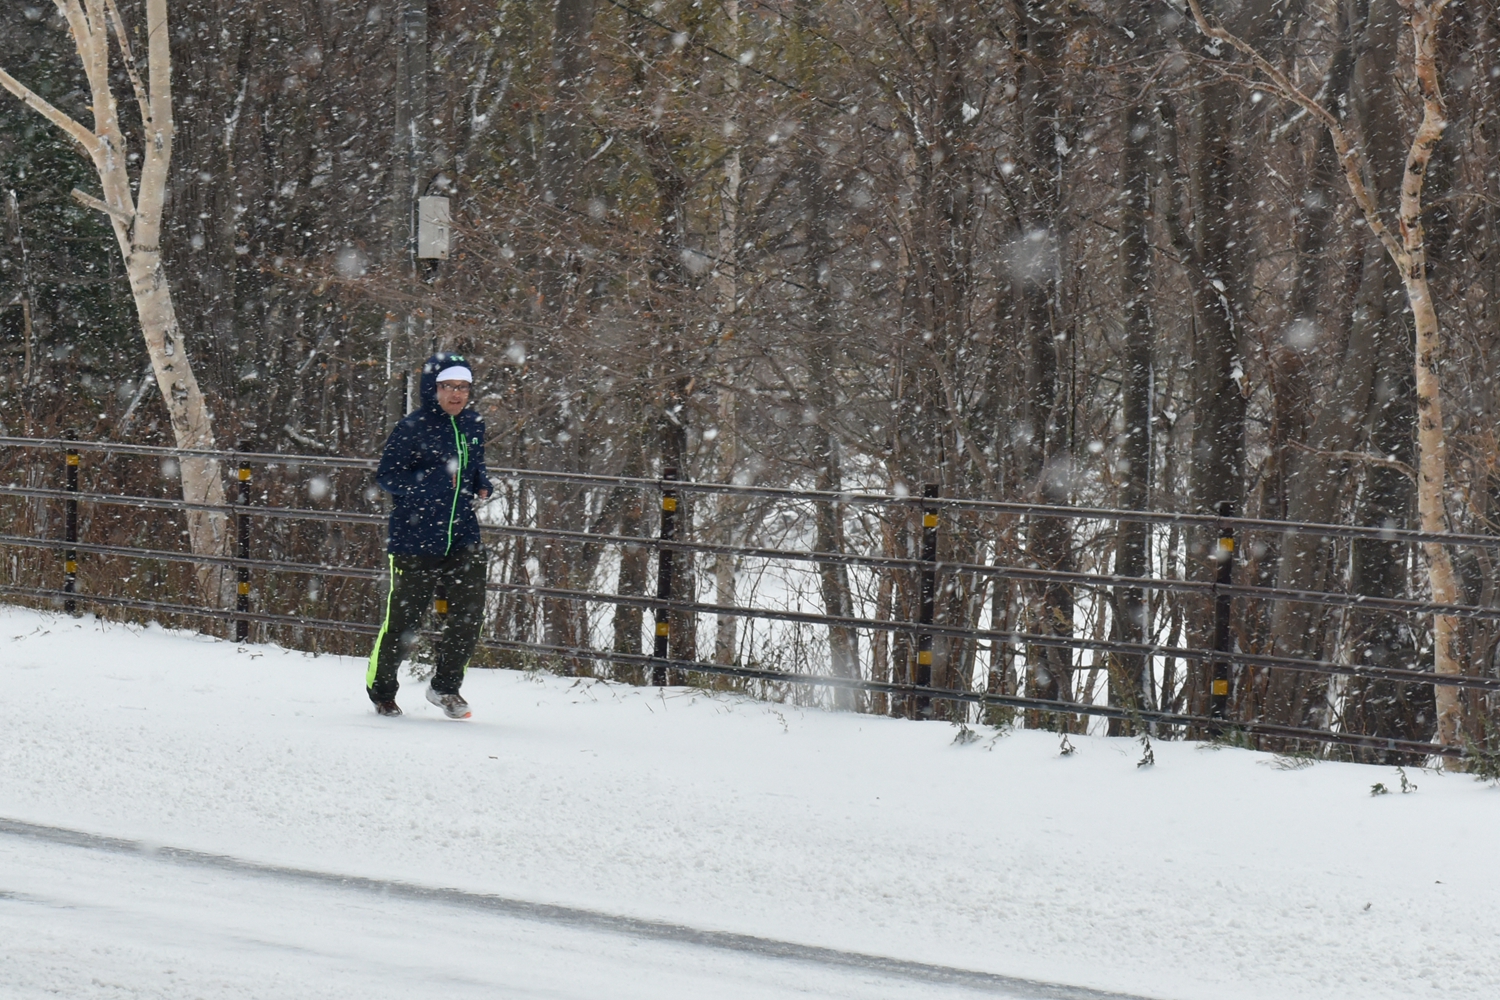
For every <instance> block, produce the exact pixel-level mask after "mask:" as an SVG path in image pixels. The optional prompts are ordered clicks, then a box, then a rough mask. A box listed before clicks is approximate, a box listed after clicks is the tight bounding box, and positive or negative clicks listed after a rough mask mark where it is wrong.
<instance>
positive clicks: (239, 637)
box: [234, 460, 250, 642]
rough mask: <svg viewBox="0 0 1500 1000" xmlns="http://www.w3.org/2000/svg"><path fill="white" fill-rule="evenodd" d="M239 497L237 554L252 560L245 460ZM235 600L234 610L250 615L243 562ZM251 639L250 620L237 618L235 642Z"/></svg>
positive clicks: (247, 577)
mask: <svg viewBox="0 0 1500 1000" xmlns="http://www.w3.org/2000/svg"><path fill="white" fill-rule="evenodd" d="M238 475H239V481H240V488H239V495H238V496H236V497H235V501H234V502H235V507H237V508H238V509H237V510H236V511H235V514H234V521H235V525H234V527H235V532H236V533H237V534H238V535H239V545H238V549H237V554H238V556H239V558H240V559H241V560H248V559H249V558H250V466H248V465H246V464H245V462H244V461H243V460H241V462H240V468H239V473H238ZM234 579H235V598H234V610H236V611H238V612H239V613H240V614H242V615H244V614H248V613H249V611H250V567H249V566H248V565H246V564H245V563H244V562H241V563H240V564H239V565H238V566H236V567H235V570H234ZM249 638H250V619H248V618H236V619H235V622H234V641H235V642H246V641H248V640H249Z"/></svg>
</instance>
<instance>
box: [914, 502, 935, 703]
mask: <svg viewBox="0 0 1500 1000" xmlns="http://www.w3.org/2000/svg"><path fill="white" fill-rule="evenodd" d="M938 491H939V486H938V484H937V483H927V484H926V485H924V486H923V487H922V497H923V499H924V500H932V499H934V498H936V497H937V495H938ZM937 543H938V508H937V505H936V504H932V503H923V504H922V562H923V564H924V565H923V568H922V589H921V606H920V607H919V608H918V612H917V621H918V623H920V624H922V625H931V624H932V622H933V619H934V617H935V614H934V612H935V611H936V608H937ZM914 680H915V681H916V684H917V687H924V688H925V687H931V686H932V633H931V632H918V633H917V670H916V676H915V677H914ZM913 714H914V715H915V717H916V718H918V719H930V718H932V699H931V698H930V697H928V696H927V695H925V694H919V695H917V696H916V698H915V703H914V705H913Z"/></svg>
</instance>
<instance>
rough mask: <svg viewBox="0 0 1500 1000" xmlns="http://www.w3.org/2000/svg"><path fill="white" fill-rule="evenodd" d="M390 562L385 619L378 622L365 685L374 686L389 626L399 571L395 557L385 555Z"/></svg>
mask: <svg viewBox="0 0 1500 1000" xmlns="http://www.w3.org/2000/svg"><path fill="white" fill-rule="evenodd" d="M386 558H387V559H389V560H390V563H391V586H390V589H389V590H387V591H386V592H385V621H383V622H381V623H380V631H379V632H378V633H377V634H376V636H375V648H374V649H372V650H370V668H369V669H368V670H366V671H365V687H367V688H372V687H374V686H375V672H376V671H377V670H379V669H380V644H381V643H383V642H385V633H386V630H387V629H389V628H390V626H391V599H392V598H393V597H394V596H395V594H396V577H398V576H400V575H401V571H400V570H399V569H397V568H396V557H395V556H386Z"/></svg>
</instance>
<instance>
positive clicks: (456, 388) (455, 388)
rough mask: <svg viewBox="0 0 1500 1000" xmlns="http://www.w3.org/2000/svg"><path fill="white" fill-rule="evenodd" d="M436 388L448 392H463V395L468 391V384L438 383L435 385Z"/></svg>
mask: <svg viewBox="0 0 1500 1000" xmlns="http://www.w3.org/2000/svg"><path fill="white" fill-rule="evenodd" d="M437 387H438V388H439V389H446V390H448V391H449V392H464V393H466V392H468V391H469V383H467V382H439V383H438V384H437Z"/></svg>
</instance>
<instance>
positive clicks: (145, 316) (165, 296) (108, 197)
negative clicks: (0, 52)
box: [0, 0, 227, 601]
mask: <svg viewBox="0 0 1500 1000" xmlns="http://www.w3.org/2000/svg"><path fill="white" fill-rule="evenodd" d="M54 3H55V4H56V5H57V9H58V11H59V12H60V13H61V14H62V16H63V18H64V19H65V20H66V21H67V23H68V30H69V32H70V34H71V35H72V36H73V44H74V46H75V47H76V49H77V51H78V58H79V60H80V61H81V62H82V63H83V71H84V74H85V76H86V77H87V78H88V82H89V89H90V93H91V97H92V110H93V113H94V128H93V129H92V130H89V129H87V128H85V127H84V126H83V125H81V124H79V123H78V122H77V121H75V120H73V119H72V118H70V117H68V116H67V115H65V114H63V113H62V112H60V111H58V110H57V109H56V108H54V107H53V106H52V105H51V104H49V103H48V102H47V101H45V100H43V99H42V98H41V97H39V96H38V95H36V94H35V93H33V92H32V91H31V90H30V89H29V88H27V87H26V86H25V85H24V84H22V83H20V82H19V81H17V80H16V79H15V78H14V77H12V76H11V75H10V74H9V73H6V72H5V71H4V70H0V86H4V87H5V89H6V90H9V91H10V92H11V93H12V94H14V95H16V96H17V97H18V98H20V99H21V100H22V101H23V102H24V103H25V104H26V105H27V106H28V107H30V108H31V109H32V110H34V111H36V112H37V113H38V114H40V115H42V116H43V117H45V118H46V119H47V120H49V121H51V122H52V123H53V124H54V125H56V126H57V127H58V128H60V129H62V130H63V131H64V132H66V133H67V134H68V135H69V136H70V137H71V138H72V139H73V140H74V141H75V142H77V143H78V145H79V146H80V147H81V148H82V150H83V152H84V153H85V155H87V156H88V157H89V159H90V160H91V161H92V162H93V164H94V168H95V170H96V171H98V175H99V183H100V186H101V188H102V190H103V193H104V198H103V200H102V201H101V200H100V199H98V198H94V197H92V196H90V195H88V194H85V193H83V192H80V191H74V193H73V194H74V197H75V198H77V199H78V200H79V201H80V202H82V203H83V204H85V205H88V206H89V207H91V208H95V209H98V210H99V211H101V212H104V213H106V214H107V215H108V216H109V219H110V224H111V226H112V227H113V228H114V232H115V239H116V240H117V241H118V243H119V245H120V255H121V257H122V258H123V260H124V263H125V271H126V274H127V275H128V277H129V279H130V291H131V295H132V296H133V297H134V299H135V308H136V314H137V316H138V317H139V319H140V324H141V335H142V337H143V338H144V340H145V343H146V351H147V353H148V354H149V355H150V358H151V369H152V371H153V372H154V373H155V375H156V383H157V386H158V387H159V388H160V389H161V397H162V400H163V401H164V402H165V403H166V406H167V414H168V417H169V418H170V421H171V424H172V433H173V436H174V438H175V440H176V444H177V447H179V448H194V449H212V448H213V447H214V434H213V426H212V422H211V416H210V414H209V411H208V405H207V402H206V401H205V400H204V398H203V393H202V391H201V390H200V389H199V388H198V380H197V378H196V377H194V375H193V369H192V366H191V364H189V362H188V357H187V352H186V349H185V345H184V344H183V340H182V333H181V330H180V329H179V327H178V325H177V312H176V309H175V308H174V307H173V304H172V292H171V289H170V287H169V286H168V283H167V275H166V271H165V269H164V268H163V267H162V259H161V224H162V210H163V207H164V205H165V202H166V190H167V175H168V170H169V168H170V166H171V161H172V134H173V130H174V123H173V118H172V54H171V45H170V33H169V28H168V22H167V0H146V38H147V39H148V42H147V53H146V55H147V79H146V80H145V81H143V80H142V79H141V78H140V75H139V74H138V73H137V72H136V68H135V58H134V54H133V53H132V52H131V49H130V42H129V35H128V34H127V32H126V31H125V26H124V22H123V20H122V19H121V17H120V12H119V10H118V9H117V8H116V6H115V2H114V0H54ZM111 29H113V33H114V36H115V39H116V42H117V44H118V47H119V52H120V57H121V61H122V62H123V64H124V67H125V70H126V73H127V75H128V76H129V78H130V82H131V85H132V87H133V89H134V91H135V100H136V102H137V104H138V105H139V107H140V113H141V120H142V122H143V130H142V131H143V134H142V135H141V137H140V138H141V147H142V148H141V149H140V155H141V168H140V176H139V178H138V181H137V183H136V185H135V186H134V189H132V183H131V177H130V173H129V170H128V159H127V150H128V145H127V141H126V138H125V135H124V134H123V132H122V131H121V128H120V119H119V113H118V105H117V102H116V98H115V94H114V91H113V89H112V86H111V81H110V34H111ZM179 467H180V469H181V475H182V497H183V499H184V500H186V501H188V502H190V503H196V504H208V505H213V506H220V505H222V504H223V503H224V483H223V479H222V477H221V475H220V469H219V462H218V460H217V459H214V458H198V457H183V458H182V460H181V462H180V463H179ZM187 524H188V538H189V542H190V544H191V546H192V550H193V552H195V553H197V554H200V555H218V554H220V553H222V552H223V551H224V546H225V541H226V537H227V534H226V531H225V527H226V518H225V516H224V515H223V514H218V513H212V512H209V511H190V512H189V513H188V514H187ZM223 578H224V574H223V573H222V571H221V569H220V568H218V567H210V566H204V567H201V568H200V569H199V574H198V580H199V585H200V587H201V588H203V590H204V595H203V596H204V597H205V598H208V599H211V600H215V601H217V600H218V599H219V597H220V593H219V591H220V585H221V581H222V579H223Z"/></svg>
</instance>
